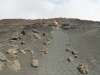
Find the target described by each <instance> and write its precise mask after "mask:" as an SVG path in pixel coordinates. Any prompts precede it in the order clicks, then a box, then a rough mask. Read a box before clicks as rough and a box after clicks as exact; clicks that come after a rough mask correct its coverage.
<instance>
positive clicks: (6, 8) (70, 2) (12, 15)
mask: <svg viewBox="0 0 100 75" xmlns="http://www.w3.org/2000/svg"><path fill="white" fill-rule="evenodd" d="M58 17H62V18H78V19H84V20H93V21H100V0H0V19H16V18H17V19H18V18H22V19H43V18H45V19H47V18H58Z"/></svg>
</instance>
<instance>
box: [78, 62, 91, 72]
mask: <svg viewBox="0 0 100 75" xmlns="http://www.w3.org/2000/svg"><path fill="white" fill-rule="evenodd" d="M78 70H79V72H81V73H82V74H88V72H89V69H88V65H86V64H79V66H78Z"/></svg>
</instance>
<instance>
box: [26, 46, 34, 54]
mask: <svg viewBox="0 0 100 75" xmlns="http://www.w3.org/2000/svg"><path fill="white" fill-rule="evenodd" d="M25 51H26V52H30V53H31V54H34V51H33V50H32V49H31V48H30V47H28V48H26V49H25Z"/></svg>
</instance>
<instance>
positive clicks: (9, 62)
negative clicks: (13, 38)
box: [6, 59, 18, 71]
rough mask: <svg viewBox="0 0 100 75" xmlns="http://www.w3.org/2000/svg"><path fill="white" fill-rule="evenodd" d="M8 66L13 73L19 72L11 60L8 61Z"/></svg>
mask: <svg viewBox="0 0 100 75" xmlns="http://www.w3.org/2000/svg"><path fill="white" fill-rule="evenodd" d="M6 65H7V67H8V68H9V69H11V70H13V71H18V69H17V67H16V66H15V65H14V63H13V62H12V61H11V60H8V59H7V60H6Z"/></svg>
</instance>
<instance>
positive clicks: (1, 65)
mask: <svg viewBox="0 0 100 75" xmlns="http://www.w3.org/2000/svg"><path fill="white" fill-rule="evenodd" d="M4 66H5V62H2V61H0V71H1V70H2V69H3V68H4Z"/></svg>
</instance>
